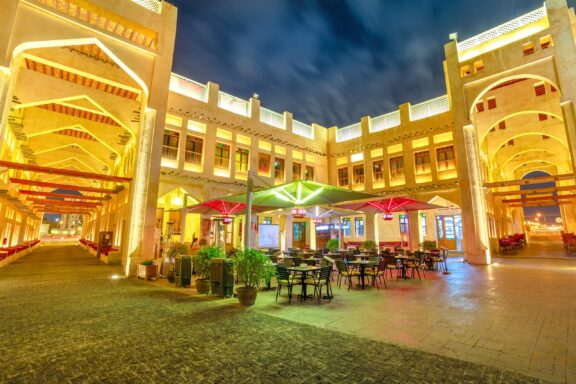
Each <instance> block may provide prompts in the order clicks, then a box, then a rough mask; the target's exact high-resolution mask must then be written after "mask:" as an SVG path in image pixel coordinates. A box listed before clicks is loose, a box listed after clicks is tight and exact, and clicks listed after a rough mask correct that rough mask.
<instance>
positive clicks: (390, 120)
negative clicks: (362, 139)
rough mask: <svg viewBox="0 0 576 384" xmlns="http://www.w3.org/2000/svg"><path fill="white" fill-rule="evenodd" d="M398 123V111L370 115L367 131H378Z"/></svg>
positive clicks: (395, 125)
mask: <svg viewBox="0 0 576 384" xmlns="http://www.w3.org/2000/svg"><path fill="white" fill-rule="evenodd" d="M399 125H400V111H393V112H390V113H386V114H384V115H380V116H376V117H371V118H370V123H369V127H368V131H369V132H370V133H372V132H380V131H384V130H386V129H388V128H392V127H397V126H399Z"/></svg>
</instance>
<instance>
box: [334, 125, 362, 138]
mask: <svg viewBox="0 0 576 384" xmlns="http://www.w3.org/2000/svg"><path fill="white" fill-rule="evenodd" d="M360 136H362V126H361V125H360V123H356V124H352V125H348V126H347V127H342V128H336V142H337V143H340V142H342V141H346V140H352V139H355V138H357V137H360Z"/></svg>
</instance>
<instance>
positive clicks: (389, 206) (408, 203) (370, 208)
mask: <svg viewBox="0 0 576 384" xmlns="http://www.w3.org/2000/svg"><path fill="white" fill-rule="evenodd" d="M338 207H339V208H344V209H351V210H353V211H360V212H364V213H391V212H405V213H408V212H410V211H422V210H427V209H436V208H442V207H441V206H439V205H436V204H430V203H426V202H424V201H419V200H414V199H410V198H409V197H406V196H393V197H389V198H386V199H381V200H371V201H364V202H360V203H349V204H342V205H338ZM408 228H410V218H409V217H408ZM408 247H409V248H410V250H412V244H411V241H410V230H409V229H408Z"/></svg>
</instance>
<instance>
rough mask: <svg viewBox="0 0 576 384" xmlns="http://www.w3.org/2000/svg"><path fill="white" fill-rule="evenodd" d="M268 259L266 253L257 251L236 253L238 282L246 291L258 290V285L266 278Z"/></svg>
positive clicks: (245, 250) (235, 263) (235, 262)
mask: <svg viewBox="0 0 576 384" xmlns="http://www.w3.org/2000/svg"><path fill="white" fill-rule="evenodd" d="M267 261H268V258H267V257H266V255H265V254H264V252H262V251H259V250H257V249H251V248H249V249H244V250H242V251H239V252H237V253H236V259H235V260H234V265H235V266H236V273H237V275H238V280H240V282H241V283H242V284H244V287H245V289H246V290H256V287H258V283H259V282H260V280H262V278H263V277H264V276H265V271H266V266H265V264H266V262H267Z"/></svg>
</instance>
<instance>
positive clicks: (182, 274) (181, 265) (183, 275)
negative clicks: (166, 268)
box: [174, 256, 192, 287]
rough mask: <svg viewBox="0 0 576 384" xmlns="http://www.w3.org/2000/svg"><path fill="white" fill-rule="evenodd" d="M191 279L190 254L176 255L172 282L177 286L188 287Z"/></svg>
mask: <svg viewBox="0 0 576 384" xmlns="http://www.w3.org/2000/svg"><path fill="white" fill-rule="evenodd" d="M191 280H192V258H191V257H190V256H180V257H176V263H175V264H174V282H175V283H176V286H177V287H190V282H191Z"/></svg>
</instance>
